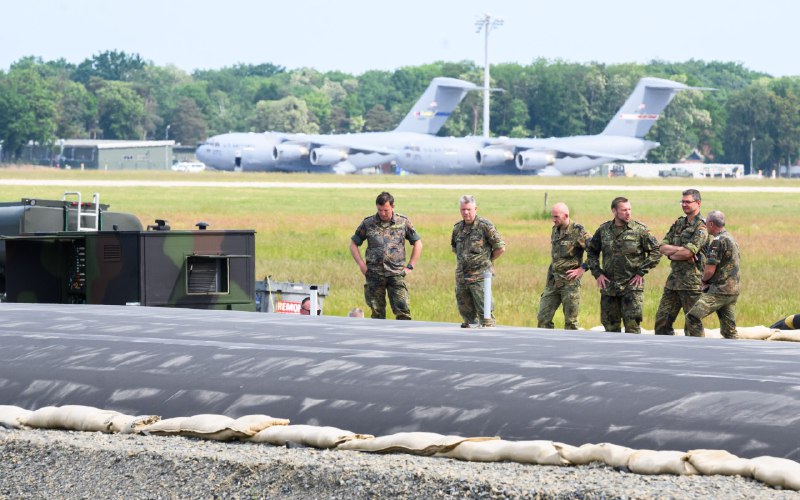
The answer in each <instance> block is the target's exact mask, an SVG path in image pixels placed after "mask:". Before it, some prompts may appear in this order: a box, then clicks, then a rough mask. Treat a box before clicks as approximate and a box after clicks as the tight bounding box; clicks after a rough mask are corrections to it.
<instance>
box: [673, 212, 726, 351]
mask: <svg viewBox="0 0 800 500" xmlns="http://www.w3.org/2000/svg"><path fill="white" fill-rule="evenodd" d="M706 224H707V226H708V232H709V234H711V236H712V240H711V243H709V245H708V253H707V259H706V265H705V268H704V270H703V278H702V279H703V288H704V289H705V288H706V287H707V290H706V293H704V294H703V295H702V296H701V297H700V299H699V300H698V301H697V302H695V304H694V306H693V307H692V308H691V309H690V310H689V312H688V313H687V314H686V334H687V335H691V336H693V337H702V336H703V335H704V332H703V323H702V322H701V320H702V319H703V318H705V317H706V316H708V315H709V314H711V313H712V312H714V311H716V312H717V317H718V318H719V326H720V333H722V336H723V337H725V338H727V339H735V338H736V336H737V335H736V300H737V299H738V298H739V246H738V245H737V244H736V242H735V241H734V240H733V237H732V236H731V235H730V233H729V232H727V231H726V230H725V214H723V213H722V212H720V211H718V210H714V211H713V212H711V213H709V214H708V221H707V222H706Z"/></svg>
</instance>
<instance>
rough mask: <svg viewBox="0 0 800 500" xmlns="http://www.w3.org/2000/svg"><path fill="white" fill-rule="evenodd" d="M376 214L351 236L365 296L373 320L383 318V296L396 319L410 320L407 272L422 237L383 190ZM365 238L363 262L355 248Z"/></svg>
mask: <svg viewBox="0 0 800 500" xmlns="http://www.w3.org/2000/svg"><path fill="white" fill-rule="evenodd" d="M375 206H376V208H377V210H378V211H377V213H376V214H375V215H370V216H369V217H367V218H365V219H364V220H363V221H361V224H360V225H359V226H358V228H357V229H356V232H355V234H353V236H352V237H351V238H350V254H351V255H352V256H353V260H355V261H356V264H358V268H359V269H360V270H361V273H362V274H364V276H365V277H366V280H367V282H366V284H365V285H364V299H365V300H366V301H367V305H368V306H369V308H370V309H371V310H372V315H371V317H372V318H373V319H386V295H387V294H388V295H389V304H390V305H391V306H392V312H393V313H394V315H395V318H397V319H411V309H410V307H409V305H408V302H409V297H408V287H407V286H406V282H405V277H406V276H408V275H410V274H411V272H412V271H413V270H414V266H415V265H416V263H417V261H418V260H419V257H420V255H421V254H422V240H421V239H420V236H419V234H417V231H416V230H415V229H414V226H413V224H411V221H410V220H408V218H407V217H405V216H404V215H400V214H396V213H394V197H393V196H392V195H391V194H389V193H387V192H383V193H381V194H380V195H378V198H377V199H376V200H375ZM405 240H408V242H409V243H410V244H411V258H410V259H409V260H408V264H406V247H405ZM364 241H366V242H367V250H366V252H365V257H366V262H364V259H362V258H361V252H360V251H359V249H358V247H359V246H361V244H362V243H363V242H364Z"/></svg>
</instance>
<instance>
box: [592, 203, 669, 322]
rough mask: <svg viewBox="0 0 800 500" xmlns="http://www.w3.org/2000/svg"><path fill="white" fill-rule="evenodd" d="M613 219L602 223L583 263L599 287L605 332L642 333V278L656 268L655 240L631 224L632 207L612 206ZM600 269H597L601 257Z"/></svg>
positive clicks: (658, 257)
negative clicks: (622, 326)
mask: <svg viewBox="0 0 800 500" xmlns="http://www.w3.org/2000/svg"><path fill="white" fill-rule="evenodd" d="M611 213H612V214H614V219H613V220H610V221H608V222H605V223H603V224H602V225H601V226H600V227H599V228H598V229H597V231H596V232H595V233H594V236H592V239H591V241H590V242H589V245H588V246H587V247H586V255H587V258H586V263H587V265H588V266H589V269H590V270H591V271H592V275H593V276H594V277H595V278H596V279H597V286H599V287H600V321H601V322H602V323H603V327H604V328H605V329H606V331H607V332H619V331H621V324H622V323H624V324H625V332H627V333H641V327H640V326H639V324H640V323H641V322H642V291H643V290H644V275H645V274H647V272H648V271H650V270H651V269H653V268H654V267H656V265H658V259H660V258H661V254H659V253H658V240H656V239H655V237H654V236H653V235H652V234H650V231H649V230H648V229H647V226H645V225H644V224H642V223H640V222H637V221H634V220H631V204H630V202H629V201H628V199H627V198H623V197H622V196H620V197H618V198H614V201H612V202H611ZM601 254H602V256H603V266H602V267H600V255H601Z"/></svg>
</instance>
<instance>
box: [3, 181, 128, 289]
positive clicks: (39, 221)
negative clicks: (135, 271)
mask: <svg viewBox="0 0 800 500" xmlns="http://www.w3.org/2000/svg"><path fill="white" fill-rule="evenodd" d="M68 198H73V199H68ZM75 199H76V200H77V201H75ZM98 229H99V230H103V229H114V230H119V231H141V230H142V223H141V222H139V219H137V218H136V216H134V215H132V214H127V213H123V212H109V211H108V205H103V204H101V203H100V195H99V194H97V193H95V194H94V196H93V197H92V202H91V203H87V202H83V201H82V199H81V196H80V193H77V192H68V193H64V196H63V197H62V199H61V200H60V201H59V200H39V199H33V198H22V199H21V200H20V201H18V202H9V203H0V236H17V235H20V234H38V233H56V232H60V231H87V230H92V231H94V230H98ZM5 263H6V244H5V240H4V239H2V238H0V293H2V292H4V291H5Z"/></svg>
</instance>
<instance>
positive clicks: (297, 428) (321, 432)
mask: <svg viewBox="0 0 800 500" xmlns="http://www.w3.org/2000/svg"><path fill="white" fill-rule="evenodd" d="M374 437H375V436H372V435H369V434H355V433H353V432H350V431H345V430H342V429H338V428H336V427H318V426H315V425H277V426H274V427H269V428H267V429H264V430H262V431H261V432H259V433H258V434H256V435H255V436H253V437H251V438H248V439H247V441H250V442H252V443H269V444H274V445H276V446H285V445H286V443H288V442H292V443H298V444H302V445H304V446H313V447H314V448H322V449H328V448H336V447H337V446H339V445H340V444H342V443H344V442H346V441H350V440H352V439H373V438H374Z"/></svg>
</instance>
